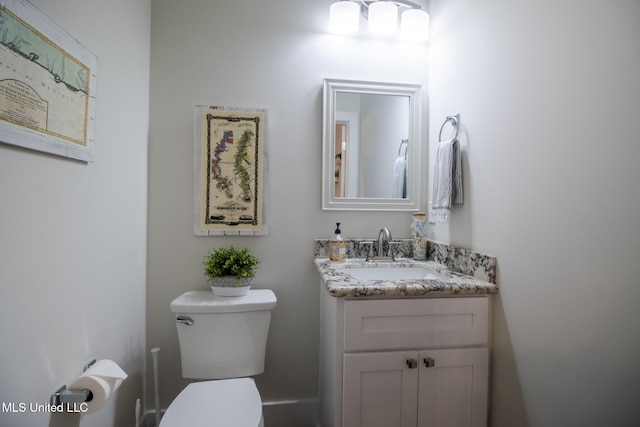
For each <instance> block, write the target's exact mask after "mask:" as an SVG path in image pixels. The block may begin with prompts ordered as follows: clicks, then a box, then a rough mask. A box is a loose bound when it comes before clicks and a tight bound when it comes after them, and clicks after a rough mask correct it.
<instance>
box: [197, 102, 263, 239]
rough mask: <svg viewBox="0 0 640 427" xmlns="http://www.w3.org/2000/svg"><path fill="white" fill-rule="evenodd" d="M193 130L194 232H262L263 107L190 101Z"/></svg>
mask: <svg viewBox="0 0 640 427" xmlns="http://www.w3.org/2000/svg"><path fill="white" fill-rule="evenodd" d="M194 133H195V144H194V145H195V148H194V151H195V152H194V158H195V195H194V198H195V229H194V231H195V234H196V235H200V236H202V235H264V234H267V224H266V211H267V210H266V197H265V194H266V193H267V192H266V188H267V186H266V179H265V177H266V162H265V160H266V155H265V152H266V150H265V146H266V133H267V111H266V110H265V109H241V108H233V107H215V106H213V107H212V106H196V107H195V132H194Z"/></svg>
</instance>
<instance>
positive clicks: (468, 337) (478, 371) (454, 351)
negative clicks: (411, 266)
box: [319, 291, 491, 427]
mask: <svg viewBox="0 0 640 427" xmlns="http://www.w3.org/2000/svg"><path fill="white" fill-rule="evenodd" d="M490 303H491V300H490V296H488V295H483V296H454V297H429V298H390V299H387V298H371V299H366V298H336V297H332V296H331V295H329V294H328V293H327V292H324V291H322V292H321V333H320V396H319V400H320V402H319V403H320V417H321V424H320V425H321V426H323V427H329V426H332V427H377V426H385V427H388V426H399V427H400V426H402V427H415V426H420V427H483V426H486V424H487V404H488V372H489V323H490V321H489V313H490Z"/></svg>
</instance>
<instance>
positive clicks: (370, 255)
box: [358, 240, 374, 261]
mask: <svg viewBox="0 0 640 427" xmlns="http://www.w3.org/2000/svg"><path fill="white" fill-rule="evenodd" d="M373 243H374V242H373V240H363V241H362V242H359V243H358V244H359V245H360V246H366V245H369V250H368V251H367V258H366V260H365V261H371V260H372V259H373Z"/></svg>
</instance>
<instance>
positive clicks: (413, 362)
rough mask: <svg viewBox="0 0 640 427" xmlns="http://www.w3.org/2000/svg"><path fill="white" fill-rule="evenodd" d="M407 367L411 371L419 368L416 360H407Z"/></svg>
mask: <svg viewBox="0 0 640 427" xmlns="http://www.w3.org/2000/svg"><path fill="white" fill-rule="evenodd" d="M407 366H408V367H409V369H416V368H417V367H418V361H417V360H416V359H407Z"/></svg>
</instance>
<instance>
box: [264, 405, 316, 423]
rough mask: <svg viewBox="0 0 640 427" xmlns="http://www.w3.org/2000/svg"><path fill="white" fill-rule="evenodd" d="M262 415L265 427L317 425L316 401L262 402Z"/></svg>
mask: <svg viewBox="0 0 640 427" xmlns="http://www.w3.org/2000/svg"><path fill="white" fill-rule="evenodd" d="M262 413H263V415H264V425H265V427H315V426H317V425H318V400H317V399H292V400H271V401H264V402H262Z"/></svg>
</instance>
